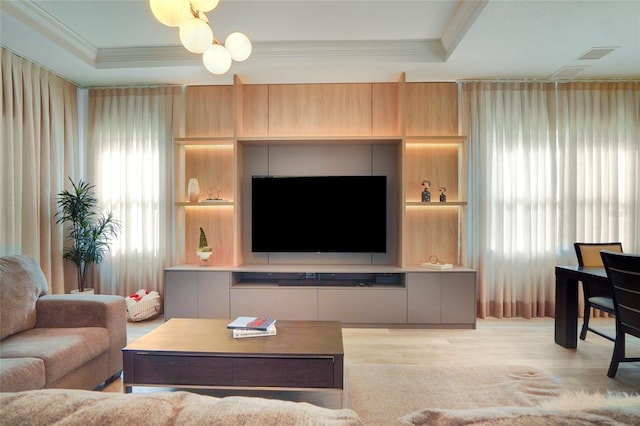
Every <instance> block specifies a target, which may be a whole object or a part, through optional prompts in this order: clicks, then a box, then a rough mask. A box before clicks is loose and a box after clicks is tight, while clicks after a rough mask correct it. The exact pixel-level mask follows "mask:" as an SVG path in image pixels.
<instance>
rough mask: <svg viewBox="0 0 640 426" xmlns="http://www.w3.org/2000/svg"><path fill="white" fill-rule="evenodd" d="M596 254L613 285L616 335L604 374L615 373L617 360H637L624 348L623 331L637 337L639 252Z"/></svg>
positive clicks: (638, 359) (639, 320) (639, 329)
mask: <svg viewBox="0 0 640 426" xmlns="http://www.w3.org/2000/svg"><path fill="white" fill-rule="evenodd" d="M600 256H601V258H602V261H603V263H604V268H605V270H606V271H607V277H608V278H609V282H610V283H611V287H612V289H613V307H614V310H615V315H616V339H615V345H614V346H613V355H612V357H611V364H609V371H608V372H607V376H609V377H615V376H616V373H617V372H618V364H620V363H621V362H640V357H627V355H626V352H625V346H626V345H625V343H626V335H627V334H629V335H631V336H635V337H639V338H640V255H633V254H623V253H616V252H612V251H603V252H601V253H600Z"/></svg>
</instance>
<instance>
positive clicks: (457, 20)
mask: <svg viewBox="0 0 640 426" xmlns="http://www.w3.org/2000/svg"><path fill="white" fill-rule="evenodd" d="M487 3H489V0H463V1H461V2H460V5H459V6H458V8H457V9H456V12H455V13H454V14H453V16H452V17H451V20H450V21H449V23H448V24H447V28H446V29H445V30H444V33H443V34H442V45H443V46H444V50H445V52H446V54H445V58H446V59H448V58H449V57H450V56H451V54H452V53H453V51H454V50H455V48H456V47H458V44H459V43H460V41H461V40H462V39H463V38H464V36H465V35H466V34H467V31H469V28H471V25H473V23H474V22H475V21H476V19H477V18H478V16H479V15H480V12H482V10H483V9H484V7H485V6H486V5H487Z"/></svg>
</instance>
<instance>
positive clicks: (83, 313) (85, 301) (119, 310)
mask: <svg viewBox="0 0 640 426" xmlns="http://www.w3.org/2000/svg"><path fill="white" fill-rule="evenodd" d="M36 327H39V328H47V327H56V328H65V327H67V328H68V327H105V328H108V329H118V328H125V329H126V327H127V305H126V303H125V300H124V298H123V297H122V296H112V295H103V294H99V295H91V296H76V295H66V294H52V295H45V296H42V297H40V298H38V301H37V303H36Z"/></svg>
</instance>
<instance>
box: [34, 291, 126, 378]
mask: <svg viewBox="0 0 640 426" xmlns="http://www.w3.org/2000/svg"><path fill="white" fill-rule="evenodd" d="M36 327H39V328H52V327H55V328H73V327H104V328H106V329H107V330H109V354H108V369H109V372H108V374H109V375H112V377H115V376H116V375H118V374H120V371H121V370H122V348H124V347H125V346H126V344H127V303H126V302H125V300H124V297H122V296H111V295H104V294H96V295H90V296H83V295H77V296H76V295H68V294H52V295H45V296H41V297H39V298H38V301H37V302H36Z"/></svg>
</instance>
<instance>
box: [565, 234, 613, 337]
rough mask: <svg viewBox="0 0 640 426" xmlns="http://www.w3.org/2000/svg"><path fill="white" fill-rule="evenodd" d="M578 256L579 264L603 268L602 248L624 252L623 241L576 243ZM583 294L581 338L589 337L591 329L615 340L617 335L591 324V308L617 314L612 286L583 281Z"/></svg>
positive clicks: (574, 245)
mask: <svg viewBox="0 0 640 426" xmlns="http://www.w3.org/2000/svg"><path fill="white" fill-rule="evenodd" d="M573 247H574V248H575V250H576V256H577V257H578V265H580V266H585V267H594V268H603V267H604V266H603V264H602V258H601V257H600V251H601V250H610V251H615V252H619V253H622V243H619V242H615V243H574V244H573ZM582 294H583V295H584V313H583V316H582V318H583V321H582V330H581V331H580V340H584V339H586V337H587V331H591V332H592V333H595V334H597V335H599V336H602V337H604V338H605V339H609V340H611V341H612V342H615V337H613V336H610V335H608V334H605V333H603V332H601V331H600V330H597V329H595V328H593V327H591V326H590V325H589V318H590V317H591V308H594V309H598V310H600V311H603V312H607V313H608V314H611V315H615V311H614V309H613V298H612V295H611V288H609V287H605V286H603V285H602V284H601V283H598V282H584V281H583V282H582Z"/></svg>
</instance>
